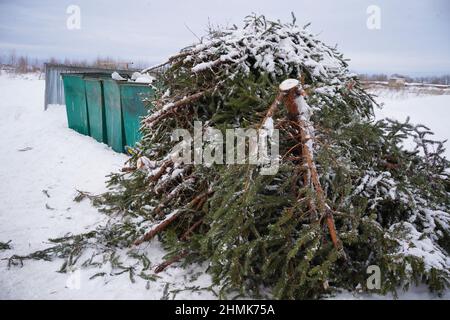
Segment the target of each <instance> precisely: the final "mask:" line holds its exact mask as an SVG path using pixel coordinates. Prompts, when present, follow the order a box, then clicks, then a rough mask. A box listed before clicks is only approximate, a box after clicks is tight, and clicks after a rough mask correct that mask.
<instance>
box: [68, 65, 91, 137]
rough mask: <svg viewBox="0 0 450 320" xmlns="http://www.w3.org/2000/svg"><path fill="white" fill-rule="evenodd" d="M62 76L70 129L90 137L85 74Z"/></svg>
mask: <svg viewBox="0 0 450 320" xmlns="http://www.w3.org/2000/svg"><path fill="white" fill-rule="evenodd" d="M61 76H62V78H63V83H64V96H65V100H66V112H67V122H68V125H69V128H71V129H73V130H75V131H77V132H79V133H81V134H85V135H89V116H88V110H87V105H86V91H85V82H84V79H83V74H80V73H65V74H62V75H61Z"/></svg>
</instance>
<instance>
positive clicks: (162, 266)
mask: <svg viewBox="0 0 450 320" xmlns="http://www.w3.org/2000/svg"><path fill="white" fill-rule="evenodd" d="M187 255H188V253H187V251H184V252H182V253H180V254H178V255H176V256H174V257H172V258H170V259H169V260H167V261H164V262H163V263H161V264H159V265H158V266H157V267H156V268H155V273H160V272H162V271H164V270H165V269H166V268H167V267H168V266H170V265H171V264H173V263H175V262H178V261H180V260H181V259H183V258H184V257H186V256H187Z"/></svg>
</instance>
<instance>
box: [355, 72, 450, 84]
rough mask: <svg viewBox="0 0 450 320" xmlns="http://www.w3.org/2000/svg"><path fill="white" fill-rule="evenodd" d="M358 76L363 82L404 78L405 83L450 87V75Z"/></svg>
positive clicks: (396, 74) (378, 74)
mask: <svg viewBox="0 0 450 320" xmlns="http://www.w3.org/2000/svg"><path fill="white" fill-rule="evenodd" d="M358 76H359V78H360V79H361V80H363V81H388V80H389V79H390V78H404V79H405V81H406V82H409V83H412V82H417V83H429V84H445V85H450V74H447V75H442V76H422V77H411V76H407V75H402V74H398V73H394V74H392V75H390V76H389V75H387V74H384V73H377V74H359V75H358Z"/></svg>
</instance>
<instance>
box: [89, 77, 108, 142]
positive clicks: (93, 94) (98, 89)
mask: <svg viewBox="0 0 450 320" xmlns="http://www.w3.org/2000/svg"><path fill="white" fill-rule="evenodd" d="M102 77H103V78H106V75H102V74H86V75H85V76H84V81H85V89H86V102H87V109H88V114H89V131H90V135H91V137H93V138H94V139H95V140H97V141H98V142H104V143H107V142H108V140H107V132H106V115H105V104H104V102H103V85H102V81H101V78H102Z"/></svg>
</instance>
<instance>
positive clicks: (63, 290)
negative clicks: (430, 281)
mask: <svg viewBox="0 0 450 320" xmlns="http://www.w3.org/2000/svg"><path fill="white" fill-rule="evenodd" d="M378 94H380V93H379V92H378ZM380 101H382V102H384V103H385V104H386V106H385V108H384V110H380V111H377V115H378V116H380V117H381V116H389V117H394V118H397V119H399V120H404V118H406V116H407V115H411V120H412V121H413V122H421V123H423V124H426V125H429V126H430V127H431V128H432V129H433V130H435V131H436V137H437V138H440V139H446V138H450V127H449V126H448V125H447V124H446V122H447V121H448V115H450V95H443V96H413V97H407V98H402V99H399V98H398V97H391V98H385V97H382V96H381V97H380ZM43 103H44V81H43V80H40V79H39V78H38V77H36V76H22V77H10V76H9V75H6V74H0V133H1V136H0V242H4V243H5V242H8V241H9V240H11V241H12V242H11V243H10V245H11V246H12V249H11V250H0V299H160V298H162V297H163V296H164V294H165V292H168V291H170V290H171V289H174V288H179V289H182V288H183V287H184V284H186V285H188V286H192V285H198V286H200V287H205V286H208V285H209V283H210V277H209V276H208V275H207V274H204V273H203V274H201V275H200V277H199V278H198V280H196V281H195V282H194V283H188V280H187V279H188V278H189V276H190V274H192V273H193V272H203V271H204V266H195V267H189V268H187V269H183V268H180V267H171V268H168V269H167V270H166V271H164V272H163V273H161V274H160V276H161V278H158V279H157V280H156V281H154V282H147V281H144V280H143V279H141V278H139V277H136V282H135V283H132V282H130V280H129V277H128V275H127V274H124V275H120V276H111V277H108V276H106V277H96V278H95V279H92V280H89V278H90V277H91V276H92V275H93V274H95V273H97V272H98V270H89V269H88V270H85V269H82V270H78V271H75V272H73V273H70V274H64V273H58V272H57V271H58V270H59V268H60V267H61V261H58V260H56V261H53V262H45V261H25V263H24V266H23V267H11V269H9V270H8V268H7V260H2V259H4V258H7V257H10V256H11V255H12V254H19V255H26V254H28V253H30V252H33V251H36V250H39V249H44V248H46V247H48V245H49V244H48V241H47V239H49V238H55V237H60V236H63V235H65V234H67V233H68V232H73V233H76V232H83V231H86V230H91V229H93V228H94V227H95V226H96V225H98V224H101V223H104V222H105V217H104V215H102V214H100V213H98V212H97V210H96V209H94V208H93V207H92V206H91V205H90V204H89V202H88V201H82V202H81V203H76V202H74V201H73V198H74V196H75V195H76V189H79V190H85V191H90V192H93V193H100V192H102V191H105V185H104V182H105V180H106V178H105V176H106V175H107V174H109V173H110V172H112V171H117V170H118V169H119V168H121V166H122V164H123V163H124V162H125V161H126V156H125V155H122V154H118V153H115V152H113V151H112V150H111V149H110V148H109V147H108V146H106V145H104V144H100V143H97V142H96V141H95V140H93V139H92V138H90V137H86V136H83V135H80V134H78V133H76V132H74V131H72V130H70V129H68V128H67V120H66V114H65V109H64V107H63V106H52V107H50V108H49V109H48V110H47V111H44V107H43ZM447 154H448V155H450V153H447ZM143 250H145V252H146V253H147V254H148V256H149V257H150V259H151V262H152V263H153V264H157V263H159V262H161V260H162V259H163V256H164V251H163V249H162V248H161V246H160V244H159V243H158V241H157V240H153V241H152V242H150V243H149V244H148V246H147V247H146V248H144V249H143ZM148 285H149V286H148ZM214 297H215V296H214V295H213V293H212V292H210V291H199V292H192V291H182V292H179V293H178V294H177V296H176V298H181V299H182V298H190V299H197V298H202V299H212V298H214ZM169 298H173V295H169ZM337 298H341V299H355V298H356V299H360V298H390V297H379V296H367V295H364V296H357V297H355V296H353V295H351V294H341V295H338V296H337ZM400 298H406V299H417V298H418V299H430V298H434V296H432V295H431V294H429V293H428V291H427V289H426V288H424V287H419V288H415V289H414V290H412V291H410V292H408V293H406V294H402V295H401V296H400ZM444 298H450V293H447V294H446V295H445V296H444Z"/></svg>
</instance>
